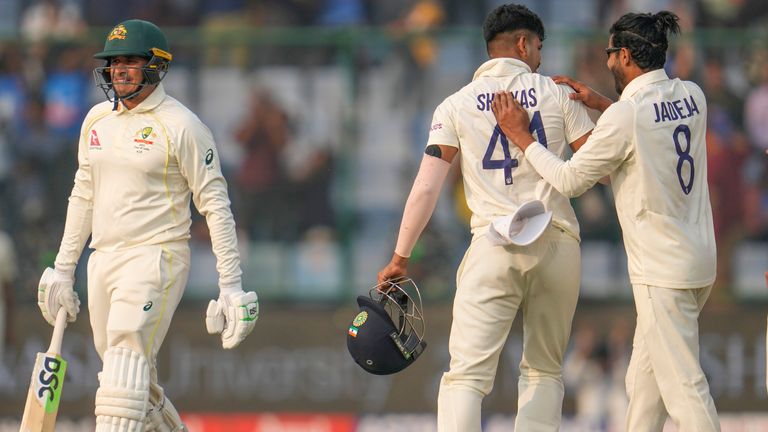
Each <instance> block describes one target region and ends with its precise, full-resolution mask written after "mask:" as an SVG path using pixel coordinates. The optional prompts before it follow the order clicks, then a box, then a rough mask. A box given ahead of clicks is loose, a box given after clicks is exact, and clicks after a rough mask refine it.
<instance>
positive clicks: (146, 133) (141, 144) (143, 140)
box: [133, 126, 157, 153]
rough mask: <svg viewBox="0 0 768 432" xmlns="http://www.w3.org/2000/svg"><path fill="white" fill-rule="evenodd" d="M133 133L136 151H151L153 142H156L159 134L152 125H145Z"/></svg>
mask: <svg viewBox="0 0 768 432" xmlns="http://www.w3.org/2000/svg"><path fill="white" fill-rule="evenodd" d="M133 135H134V137H135V138H133V142H135V143H136V144H135V145H134V146H133V148H134V149H135V150H136V153H144V152H147V151H149V150H150V149H151V148H152V147H151V146H152V144H154V143H155V141H154V139H157V134H156V133H154V132H153V129H152V126H146V127H143V128H141V129H139V131H138V132H136V133H135V134H133ZM149 138H152V139H149Z"/></svg>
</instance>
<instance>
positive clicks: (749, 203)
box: [0, 0, 768, 432]
mask: <svg viewBox="0 0 768 432" xmlns="http://www.w3.org/2000/svg"><path fill="white" fill-rule="evenodd" d="M500 3H501V2H500V1H494V0H487V1H461V0H444V1H439V0H386V1H384V0H380V1H375V0H314V1H313V0H226V1H203V0H152V1H150V0H141V1H132V2H117V1H112V0H101V1H99V0H72V1H57V0H50V1H48V0H46V1H26V0H0V11H2V13H0V199H1V200H2V203H3V204H2V208H1V209H0V229H1V230H2V231H3V232H4V234H3V235H0V246H2V247H0V251H2V253H0V278H1V279H2V292H3V296H2V299H3V302H2V303H3V305H4V309H5V311H6V316H7V325H6V329H5V332H4V333H5V339H4V342H5V343H4V344H0V360H1V361H0V431H5V430H9V431H10V430H14V431H15V430H18V420H19V417H20V414H21V411H22V407H23V403H24V398H25V393H26V389H27V386H28V380H29V374H30V370H31V367H32V362H33V360H32V359H33V357H34V353H36V352H38V351H41V350H44V348H45V346H47V343H48V339H49V337H50V327H48V326H47V324H45V322H44V321H43V320H42V318H41V317H40V315H39V311H38V309H37V306H36V304H35V294H36V292H35V289H36V285H37V281H38V279H39V276H40V274H41V271H42V269H43V268H44V266H46V265H50V263H51V262H52V259H53V256H54V254H55V251H56V249H57V248H58V242H59V240H60V237H61V232H62V229H63V223H64V214H65V211H66V198H67V196H68V193H69V190H70V188H71V183H72V176H73V173H74V170H75V168H76V159H75V150H76V140H77V134H78V131H79V128H80V122H81V120H82V118H83V116H84V115H85V113H86V112H87V110H88V109H89V108H90V106H91V105H93V104H94V103H97V102H99V101H101V100H103V94H101V92H100V90H98V89H97V88H96V87H95V86H94V85H93V81H92V78H91V71H92V69H93V67H95V66H97V65H98V63H95V62H94V61H93V60H92V58H91V55H92V54H93V53H94V52H96V51H97V50H99V48H100V47H101V46H102V44H103V37H104V35H105V34H106V32H107V31H108V30H109V29H110V28H111V26H112V25H114V24H115V23H117V22H119V21H121V20H123V19H126V18H134V17H135V18H144V19H149V20H151V21H153V22H155V23H157V24H158V25H160V26H161V28H163V30H164V31H165V32H166V35H167V36H168V38H169V41H170V46H171V51H172V52H173V54H174V61H173V64H172V67H171V72H170V73H169V75H168V77H167V78H166V80H165V82H164V83H165V86H166V90H167V91H168V92H169V93H170V94H171V95H173V96H174V97H176V98H177V99H179V100H181V101H182V102H183V103H185V104H187V105H188V106H189V107H190V108H191V109H192V110H193V111H195V112H196V113H198V115H199V116H200V117H201V118H202V120H203V121H204V122H205V123H206V124H208V125H209V127H210V128H211V129H212V131H213V132H214V135H215V137H216V140H217V144H218V146H219V149H220V153H221V157H222V165H223V168H224V171H225V175H226V177H227V179H228V181H229V187H230V194H231V198H232V201H233V210H234V213H235V217H236V221H237V224H238V228H239V230H240V243H241V248H242V253H243V266H244V269H245V285H246V289H255V290H257V291H258V293H259V295H260V296H261V307H262V313H261V318H260V321H259V323H258V324H257V327H256V330H255V331H254V333H253V335H251V336H250V337H249V338H248V339H247V340H246V341H245V342H244V344H243V345H242V346H241V347H240V348H238V349H237V350H234V351H223V350H221V349H220V341H219V340H217V338H214V337H211V336H208V335H206V334H205V331H204V324H203V313H204V307H205V303H206V302H207V300H208V299H209V298H211V297H212V296H215V295H216V293H217V288H216V277H217V276H216V273H215V270H214V258H213V256H212V255H211V253H210V245H209V242H208V240H207V236H206V227H205V224H204V223H201V221H200V220H199V217H198V218H197V219H196V221H195V223H194V225H193V240H192V245H193V270H192V275H191V277H190V284H189V287H188V290H187V293H186V294H185V297H184V300H183V303H182V305H181V306H180V308H179V311H178V312H177V315H176V317H175V320H174V324H173V325H172V328H171V331H170V332H169V335H168V337H167V339H166V342H165V345H164V348H163V350H162V351H161V355H160V359H159V361H160V368H161V380H162V381H163V382H164V383H165V386H166V389H167V391H168V393H169V395H170V396H171V398H172V400H173V401H174V402H175V404H176V406H177V407H178V408H179V410H180V411H182V412H183V413H184V414H185V419H186V420H187V422H188V423H189V426H190V429H191V430H192V431H241V430H242V431H318V432H319V431H334V432H341V431H379V430H392V431H426V430H433V429H434V419H433V417H434V416H433V412H434V409H435V400H436V393H437V383H438V380H439V378H440V374H441V372H442V371H443V370H444V369H445V367H446V365H447V362H448V354H447V337H448V328H449V324H450V301H451V298H452V293H453V290H454V270H455V267H456V265H457V264H458V261H459V260H460V258H461V255H462V253H463V250H464V247H465V244H466V242H467V240H468V235H467V227H466V220H467V215H466V210H465V208H464V207H463V200H462V198H461V197H462V195H461V190H460V188H461V185H460V182H456V181H452V182H449V183H448V184H447V185H446V187H445V189H444V193H443V197H442V198H441V200H440V202H439V204H438V208H437V210H436V213H435V215H434V217H433V219H432V222H431V223H430V226H429V227H428V229H427V231H426V232H425V234H424V236H423V237H422V240H421V241H420V243H419V244H418V246H417V249H416V251H415V252H414V258H413V265H412V275H413V276H414V278H415V279H416V280H417V281H418V282H419V284H420V287H421V288H422V293H423V295H424V298H425V303H426V316H427V324H428V327H427V339H428V342H429V348H428V349H427V351H426V353H425V355H424V356H423V357H422V358H421V359H420V360H419V361H418V362H417V363H416V364H415V365H414V366H413V367H412V368H410V369H408V370H407V371H405V372H403V373H401V374H399V375H396V376H394V377H374V376H371V375H367V374H365V373H364V372H363V371H362V370H361V369H359V368H358V367H357V366H356V365H355V364H354V363H353V362H352V361H351V359H350V358H349V356H348V354H347V352H346V347H345V335H346V327H347V326H348V323H349V321H351V319H352V317H353V316H354V313H355V309H354V299H355V297H356V296H357V295H358V294H362V293H365V292H366V291H367V289H368V287H369V286H370V285H371V284H372V282H373V281H374V279H375V273H376V271H377V270H378V269H379V268H380V267H381V266H382V265H384V264H385V263H386V262H387V260H388V259H389V256H390V254H391V251H392V248H393V246H394V242H395V236H396V233H397V228H398V224H399V218H400V212H401V211H402V205H403V203H404V201H405V197H406V195H407V193H408V189H409V187H410V184H411V181H412V178H413V176H414V175H415V170H416V168H417V166H418V162H419V160H420V158H421V156H420V154H421V152H422V148H423V145H424V143H425V142H426V137H427V132H428V127H429V123H430V119H431V115H432V111H433V109H434V107H435V106H436V105H437V104H438V103H439V102H440V101H442V99H443V98H445V97H447V96H448V95H449V94H451V93H452V92H454V91H456V90H457V89H458V88H460V87H461V86H463V85H464V84H465V83H466V82H468V81H469V79H471V75H472V73H473V72H474V70H475V68H476V67H477V66H478V65H479V64H481V63H482V62H483V61H485V60H486V54H485V49H484V44H483V40H482V33H481V31H480V25H481V23H482V20H483V18H484V16H485V14H486V13H487V12H488V11H489V10H490V9H492V8H493V7H495V6H496V5H498V4H500ZM521 3H523V4H527V5H528V6H529V7H531V8H532V9H533V10H534V11H536V12H537V13H538V14H539V15H540V16H541V17H542V19H543V21H544V23H545V26H546V29H547V33H548V37H547V39H546V41H545V43H544V51H543V59H542V67H541V71H540V72H542V73H544V74H548V75H551V74H558V73H566V74H570V75H572V76H575V77H577V78H578V79H581V80H583V81H585V82H587V83H588V84H590V85H592V86H594V87H596V88H598V89H599V90H601V91H602V92H603V93H604V94H607V95H611V96H615V92H614V91H613V79H612V78H611V76H610V75H609V73H608V72H607V70H606V68H605V54H604V52H603V48H604V47H605V46H606V43H607V28H608V27H609V26H610V24H611V23H612V22H613V21H614V20H615V19H616V18H617V17H618V16H620V15H621V14H623V13H624V12H627V11H657V10H660V9H669V10H672V11H674V12H676V13H677V14H679V15H680V17H681V24H682V26H683V29H684V35H683V36H682V37H677V38H674V40H673V43H672V46H671V48H670V52H669V54H670V56H669V61H668V63H667V69H668V72H669V73H670V74H671V75H672V76H676V77H681V78H687V79H693V80H694V81H696V82H698V83H699V84H700V85H701V86H702V88H703V89H704V91H705V93H706V94H707V97H708V100H709V130H708V142H707V145H708V151H709V166H708V170H709V172H708V174H709V181H710V188H711V190H710V191H711V195H712V204H713V210H714V214H715V220H716V230H717V233H716V234H717V239H718V249H719V250H718V252H719V255H718V274H719V278H718V281H717V284H716V287H715V289H714V291H713V294H712V297H711V299H710V301H709V303H708V305H707V307H706V308H705V310H704V313H703V315H702V317H701V342H702V344H701V346H702V351H701V356H702V364H703V367H704V369H705V372H706V373H707V375H708V378H709V380H710V385H711V389H712V393H713V395H714V397H715V402H716V404H717V407H718V409H719V411H720V413H721V415H722V418H723V430H724V431H748V430H768V415H767V414H766V406H767V405H766V404H767V401H766V398H767V395H766V389H765V381H766V372H765V364H766V358H765V352H766V350H765V340H766V339H765V329H766V325H765V313H766V312H765V311H766V304H768V303H767V300H768V290H766V288H765V285H764V279H763V272H764V271H765V270H768V217H767V216H768V165H767V163H768V158H766V156H765V155H764V151H765V150H766V149H768V44H767V43H766V42H768V31H767V30H766V29H767V28H768V27H766V23H767V22H768V3H765V2H764V1H761V0H701V1H691V0H642V1H622V0H570V1H569V0H539V1H524V2H521ZM452 178H453V179H454V180H457V179H458V178H459V177H458V173H457V174H456V175H455V176H453V177H452ZM574 205H575V206H576V208H577V212H578V215H579V220H580V223H581V228H582V237H583V242H582V254H583V257H582V259H583V281H582V282H583V283H582V291H581V300H580V304H579V307H578V310H577V314H576V318H575V322H574V331H573V336H572V341H571V345H572V346H571V348H570V349H569V353H568V360H567V365H566V370H565V378H566V401H565V405H564V416H565V422H564V425H563V430H564V431H597V430H621V428H618V429H617V428H616V427H615V424H616V423H615V422H616V421H617V419H618V424H621V421H620V419H621V416H622V415H623V414H622V411H623V409H624V404H625V401H624V396H623V374H624V370H625V368H626V362H627V359H628V353H629V349H630V347H631V333H632V329H633V326H634V310H633V306H632V302H631V291H630V288H629V284H628V281H627V277H626V265H625V257H624V253H623V247H622V244H621V241H620V234H619V231H618V227H617V222H616V217H615V212H614V210H613V208H612V206H613V204H612V202H611V194H610V190H609V189H607V188H605V187H602V186H600V185H598V186H596V187H595V188H593V189H592V190H591V191H589V192H588V193H586V194H585V195H584V196H583V197H581V198H579V199H576V200H574ZM9 245H10V246H12V247H8V246H9ZM9 251H10V252H12V253H9ZM85 259H87V254H86V256H84V257H83V261H84V260H85ZM81 270H84V266H83V265H82V263H81V265H80V266H79V270H78V274H77V276H78V284H77V290H78V291H79V293H80V295H81V298H83V299H84V298H85V284H84V281H85V274H84V272H83V271H81ZM83 309H85V308H83ZM0 315H1V314H0ZM89 331H90V329H89V327H88V319H87V312H86V311H83V312H81V314H80V316H79V318H78V321H77V322H76V323H75V324H74V325H72V326H71V328H70V329H68V331H67V333H66V336H65V339H64V356H65V358H67V359H69V361H70V365H69V371H68V376H67V382H66V384H65V387H64V401H63V403H62V406H61V410H60V415H59V416H60V419H61V421H60V424H59V427H58V428H57V430H72V431H80V430H89V429H92V427H93V426H92V423H93V418H92V411H93V408H92V406H93V397H94V393H95V390H96V373H97V372H98V371H99V370H100V362H99V360H98V357H97V356H96V353H95V351H94V350H93V348H92V344H91V337H90V334H89ZM1 334H2V333H0V335H1ZM0 340H2V338H0ZM520 350H521V340H520V326H519V325H516V331H514V332H513V334H512V335H511V336H510V342H509V344H508V345H507V347H506V349H505V351H504V354H503V357H502V365H501V368H500V371H499V375H498V379H497V382H496V387H495V390H494V392H493V394H492V395H491V396H489V398H487V400H486V402H485V404H484V413H485V418H486V420H487V421H486V425H485V430H486V431H502V430H503V431H508V430H511V429H512V426H511V425H512V422H513V418H514V417H513V416H514V406H515V401H516V397H517V395H516V393H517V391H516V379H517V372H516V368H517V363H518V362H519V359H520ZM670 430H672V429H670Z"/></svg>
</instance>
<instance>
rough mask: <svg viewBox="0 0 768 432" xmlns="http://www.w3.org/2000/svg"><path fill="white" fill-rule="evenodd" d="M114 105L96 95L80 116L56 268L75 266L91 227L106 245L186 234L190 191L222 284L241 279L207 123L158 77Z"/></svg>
mask: <svg viewBox="0 0 768 432" xmlns="http://www.w3.org/2000/svg"><path fill="white" fill-rule="evenodd" d="M112 107H113V103H111V102H106V101H105V102H103V103H100V104H98V105H96V106H94V107H93V108H92V109H91V111H90V112H89V113H88V115H87V116H86V118H85V120H84V121H83V127H82V130H81V135H80V142H79V150H78V163H79V167H78V170H77V173H76V174H75V185H74V187H73V189H72V195H71V196H70V208H69V210H68V212H67V224H66V226H65V229H64V236H63V238H62V244H61V247H60V249H59V254H58V256H57V258H56V268H57V269H61V270H64V271H67V270H70V271H72V270H74V267H75V265H76V263H77V260H78V258H79V256H80V253H81V252H82V248H83V245H84V243H85V240H86V239H87V238H88V235H89V234H91V235H92V239H91V247H92V248H94V249H97V250H103V251H119V250H124V249H128V248H132V247H136V246H142V245H150V244H161V243H166V242H174V241H179V240H187V239H189V238H190V233H189V228H190V225H191V211H190V206H189V204H190V197H191V198H192V199H193V200H194V203H195V207H196V208H197V209H198V211H199V212H200V214H202V215H203V216H205V218H206V222H207V223H208V228H209V231H210V235H211V242H212V244H213V252H214V254H215V255H216V259H217V265H216V268H217V270H218V272H219V285H220V286H222V287H223V286H240V283H241V274H242V271H241V269H240V255H239V252H238V249H237V237H236V234H235V223H234V219H233V217H232V212H231V210H230V202H229V196H228V194H227V183H226V181H225V179H224V176H223V175H222V173H221V167H220V165H219V157H218V154H217V151H216V146H215V143H214V140H213V136H212V134H211V132H210V130H209V129H208V128H207V127H206V126H205V125H204V124H203V123H202V122H201V121H200V119H199V118H198V117H197V116H196V115H195V114H194V113H192V112H191V111H190V110H189V109H187V108H186V107H185V106H184V105H182V104H181V103H180V102H178V101H177V100H176V99H174V98H172V97H170V96H168V95H166V93H165V90H164V89H163V86H162V85H158V86H157V88H155V90H154V91H153V92H152V94H151V95H150V96H149V97H148V98H147V99H145V100H144V101H143V102H142V103H141V104H139V105H138V106H137V107H135V108H133V109H131V110H127V109H125V107H123V106H122V105H118V110H116V111H113V110H112ZM73 204H74V205H73ZM73 207H74V208H73ZM81 209H84V210H82V211H81ZM89 209H92V223H88V219H89V218H88V214H87V212H88V211H89ZM91 230H92V232H91Z"/></svg>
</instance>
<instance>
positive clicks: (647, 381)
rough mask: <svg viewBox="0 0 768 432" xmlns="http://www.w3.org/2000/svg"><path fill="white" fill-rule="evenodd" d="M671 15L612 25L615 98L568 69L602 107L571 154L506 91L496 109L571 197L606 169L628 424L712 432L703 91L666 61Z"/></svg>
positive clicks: (710, 240)
mask: <svg viewBox="0 0 768 432" xmlns="http://www.w3.org/2000/svg"><path fill="white" fill-rule="evenodd" d="M678 19H679V18H678V17H677V15H675V14H673V13H671V12H668V11H661V12H658V13H655V14H650V13H628V14H625V15H623V16H622V17H621V18H619V19H618V20H617V21H616V22H615V23H614V24H613V25H612V26H611V29H610V35H611V36H610V38H609V40H608V47H607V48H606V49H605V53H606V56H607V60H606V65H607V66H608V69H609V70H610V71H611V73H612V75H613V77H614V82H615V85H616V91H617V93H619V94H620V95H621V96H620V98H619V101H618V102H615V103H612V101H611V100H610V99H608V98H607V97H605V96H603V95H601V94H599V93H597V92H595V91H594V90H592V89H591V88H589V87H588V86H586V85H584V84H582V83H580V82H578V81H575V80H572V79H570V78H567V77H560V78H556V79H555V81H558V82H563V83H567V84H569V85H571V86H572V87H573V88H574V89H575V90H576V93H573V94H572V95H571V96H570V97H572V98H573V99H574V100H580V101H582V102H583V103H584V104H585V105H586V106H588V107H591V108H595V109H598V110H600V111H601V112H602V115H601V116H600V119H599V120H598V122H597V125H596V126H595V130H594V131H593V132H592V135H591V136H590V137H589V139H588V140H587V142H586V143H585V144H584V145H583V146H582V147H581V149H580V150H579V152H578V153H576V154H575V155H574V156H573V157H572V158H571V159H570V160H568V161H567V162H565V161H563V160H562V159H561V157H560V156H559V155H556V154H554V153H552V152H550V151H549V150H547V149H546V148H545V147H544V146H543V145H542V144H541V143H540V141H537V140H536V139H535V138H534V137H533V136H532V135H531V134H530V133H529V132H528V127H529V126H528V124H529V119H528V115H527V113H526V111H525V110H524V109H523V107H521V106H520V105H519V104H517V103H516V102H515V100H514V98H512V97H510V95H509V94H507V93H502V94H498V95H496V97H495V98H494V101H493V103H492V108H493V111H494V114H495V116H496V119H497V120H498V122H499V127H500V128H501V130H502V131H503V132H504V134H505V135H506V136H507V138H509V140H510V141H512V142H513V143H514V144H515V146H516V147H518V148H520V150H522V151H524V152H525V158H526V160H527V161H528V162H530V164H531V166H533V168H535V170H536V172H538V173H539V174H541V176H542V177H544V179H545V180H546V181H547V182H548V183H550V184H551V185H553V186H554V187H555V188H557V190H559V191H560V192H561V193H563V194H564V195H566V196H569V197H576V196H579V195H581V194H582V193H583V192H584V191H586V190H587V189H588V188H590V187H591V186H592V185H594V184H595V182H597V181H598V179H601V178H603V177H604V176H606V175H609V176H610V179H611V187H612V189H613V195H614V197H615V201H616V213H617V215H618V217H619V222H620V223H621V229H622V235H623V238H624V247H625V248H626V252H627V258H628V262H627V266H628V269H629V280H630V282H631V283H632V293H633V295H634V299H635V307H636V309H637V325H636V327H635V336H634V340H633V343H632V357H631V359H630V362H629V368H628V370H627V376H626V386H627V396H628V398H629V406H628V408H627V418H626V430H627V431H629V432H636V431H643V432H646V431H657V432H661V431H662V430H663V429H664V423H665V422H666V420H667V416H669V417H671V418H672V421H673V422H674V423H675V424H676V425H677V427H678V430H680V431H685V432H688V431H696V432H718V431H720V422H719V420H718V416H717V409H716V408H715V404H714V401H713V399H712V396H711V394H710V392H709V384H708V383H707V377H706V376H705V375H704V371H703V370H702V368H701V363H700V361H699V321H698V320H699V314H700V312H701V310H702V308H703V307H704V304H705V303H706V301H707V298H708V297H709V293H710V291H711V289H712V283H713V282H714V280H715V268H716V258H715V257H716V256H717V255H716V246H715V234H714V228H713V222H712V208H711V205H710V201H709V187H708V185H707V145H706V139H705V137H706V130H707V100H706V97H705V95H704V93H703V92H702V91H701V88H700V87H699V86H698V85H696V84H695V83H693V82H691V81H683V80H681V79H678V78H670V77H669V76H667V73H666V72H665V71H664V63H665V61H666V54H667V48H668V46H669V41H668V36H667V35H668V34H674V33H679V32H680V26H679V24H678Z"/></svg>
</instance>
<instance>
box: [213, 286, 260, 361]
mask: <svg viewBox="0 0 768 432" xmlns="http://www.w3.org/2000/svg"><path fill="white" fill-rule="evenodd" d="M257 319H259V297H258V296H257V295H256V293H255V292H253V291H248V292H245V291H239V292H235V293H233V294H222V295H220V296H219V299H218V300H211V301H210V303H208V310H207V311H206V312H205V328H206V329H207V330H208V333H210V334H217V333H221V345H222V346H223V347H224V349H231V348H234V347H236V346H238V345H240V342H242V341H243V339H245V337H246V336H248V335H249V334H250V333H251V332H252V331H253V327H254V326H255V325H256V320H257Z"/></svg>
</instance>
